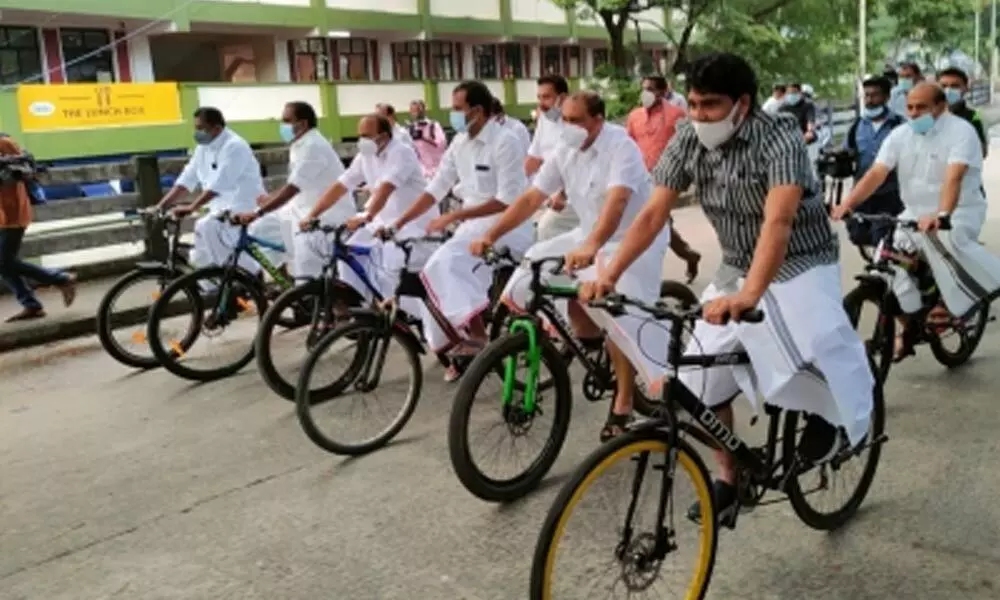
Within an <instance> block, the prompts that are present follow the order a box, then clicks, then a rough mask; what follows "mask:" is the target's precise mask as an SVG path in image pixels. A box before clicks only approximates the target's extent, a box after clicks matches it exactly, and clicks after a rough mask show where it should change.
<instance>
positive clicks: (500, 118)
mask: <svg viewBox="0 0 1000 600" xmlns="http://www.w3.org/2000/svg"><path fill="white" fill-rule="evenodd" d="M493 119H494V120H495V121H496V122H497V123H499V124H500V125H502V126H503V128H504V129H506V130H507V131H510V132H511V133H513V134H514V137H515V138H517V141H518V142H520V143H521V146H522V147H523V148H524V153H525V154H527V153H528V148H529V147H531V132H530V131H528V126H527V125H525V124H524V123H522V122H521V119H514V118H511V117H509V116H507V113H505V112H504V110H503V103H502V102H500V99H499V98H496V97H494V98H493Z"/></svg>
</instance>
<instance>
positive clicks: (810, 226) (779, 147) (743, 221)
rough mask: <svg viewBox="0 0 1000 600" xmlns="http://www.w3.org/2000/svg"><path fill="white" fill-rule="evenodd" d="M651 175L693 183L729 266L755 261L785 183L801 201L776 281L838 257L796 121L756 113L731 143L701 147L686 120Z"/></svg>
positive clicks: (678, 184) (683, 185)
mask: <svg viewBox="0 0 1000 600" xmlns="http://www.w3.org/2000/svg"><path fill="white" fill-rule="evenodd" d="M653 179H654V180H655V181H656V183H657V185H662V186H666V187H668V188H671V189H673V190H677V191H678V192H680V191H683V190H686V189H688V188H689V187H690V186H691V185H692V184H694V186H695V187H696V189H697V195H698V198H699V201H700V204H701V207H702V209H703V210H704V211H705V215H706V216H707V217H708V220H709V221H710V222H711V223H712V226H713V227H714V228H715V232H716V235H717V236H718V238H719V244H720V245H721V246H722V262H723V264H724V265H727V266H729V267H732V268H735V269H736V270H738V271H740V272H741V273H742V274H746V272H747V271H748V270H749V269H750V263H751V262H752V260H753V255H754V249H755V248H756V245H757V238H758V237H759V236H760V229H761V225H762V224H763V222H764V201H765V200H766V198H767V195H768V192H769V191H770V190H771V188H774V187H777V186H782V185H797V186H800V187H801V188H802V189H803V190H804V194H803V198H802V203H801V205H800V206H799V209H798V212H797V213H796V214H795V221H794V222H793V223H792V233H791V239H790V240H789V242H788V251H787V253H786V254H785V260H784V262H782V264H781V267H780V268H779V270H778V275H777V278H776V279H777V281H787V280H788V279H791V278H793V277H795V276H796V275H799V274H801V273H804V272H805V271H808V270H809V269H811V268H813V267H816V266H819V265H827V264H833V263H836V262H837V260H838V254H839V249H840V247H839V244H838V241H837V237H836V235H835V234H834V232H833V228H832V227H831V225H830V219H829V217H828V216H827V214H826V210H825V208H824V206H823V201H822V198H821V197H820V194H819V185H818V183H817V181H816V178H815V176H814V175H813V170H812V167H811V165H810V164H809V155H808V152H807V150H806V145H805V142H804V141H803V139H802V132H801V131H799V128H798V124H797V123H796V122H795V119H793V118H790V117H788V116H785V115H770V114H768V113H765V112H762V111H759V110H758V111H755V112H754V113H753V114H752V115H751V116H750V118H749V119H747V120H746V121H745V122H744V123H743V124H742V125H740V126H739V128H738V129H737V130H736V132H735V133H734V134H733V137H732V139H731V140H729V141H728V142H726V143H725V144H723V145H722V146H720V147H719V148H716V149H715V150H708V149H707V148H705V147H704V146H702V145H701V143H700V142H699V141H698V137H697V136H696V135H695V132H694V127H692V126H691V123H690V122H687V121H685V122H683V123H682V124H680V125H678V127H677V135H675V136H674V138H673V140H671V142H670V145H669V146H667V149H666V151H664V153H663V156H661V157H660V162H659V163H657V165H656V168H655V169H654V172H653Z"/></svg>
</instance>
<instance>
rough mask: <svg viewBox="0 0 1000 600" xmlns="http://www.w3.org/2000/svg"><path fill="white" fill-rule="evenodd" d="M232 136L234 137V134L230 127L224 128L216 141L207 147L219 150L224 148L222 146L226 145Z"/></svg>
mask: <svg viewBox="0 0 1000 600" xmlns="http://www.w3.org/2000/svg"><path fill="white" fill-rule="evenodd" d="M230 135H232V133H231V132H230V131H229V128H228V127H226V128H224V129H223V130H222V133H220V134H219V135H217V136H215V139H214V140H212V141H211V142H209V143H208V146H207V147H208V149H209V150H218V149H219V148H222V145H223V144H225V143H226V140H228V139H229V136H230Z"/></svg>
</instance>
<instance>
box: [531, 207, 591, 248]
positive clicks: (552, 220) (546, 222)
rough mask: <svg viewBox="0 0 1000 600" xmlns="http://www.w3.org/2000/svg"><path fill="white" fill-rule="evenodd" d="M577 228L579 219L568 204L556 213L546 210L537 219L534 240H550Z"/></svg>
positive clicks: (555, 211) (549, 209)
mask: <svg viewBox="0 0 1000 600" xmlns="http://www.w3.org/2000/svg"><path fill="white" fill-rule="evenodd" d="M579 226H580V218H579V217H578V216H577V215H576V212H575V211H574V210H573V207H572V206H570V205H569V203H567V204H566V206H565V207H563V209H562V210H558V211H557V210H552V209H551V208H546V209H545V210H544V211H543V212H542V214H541V216H540V217H538V229H537V231H536V232H535V239H537V240H538V241H539V242H543V241H545V240H551V239H552V238H554V237H556V236H559V235H562V234H564V233H569V232H570V231H573V230H574V229H575V228H577V227H579Z"/></svg>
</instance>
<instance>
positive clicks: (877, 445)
mask: <svg viewBox="0 0 1000 600" xmlns="http://www.w3.org/2000/svg"><path fill="white" fill-rule="evenodd" d="M868 360H869V363H872V360H871V357H869V359H868ZM871 368H872V372H873V373H874V372H875V365H874V364H873V363H872V364H871ZM801 414H802V413H798V412H794V411H789V412H786V413H785V431H784V433H783V435H782V455H783V456H785V457H789V458H787V459H786V468H795V469H798V464H797V461H798V459H796V465H795V466H790V465H791V463H792V458H791V457H797V451H796V449H797V448H798V443H799V438H800V437H801V432H800V431H799V429H800V428H799V426H798V422H799V416H800V415H801ZM884 432H885V398H884V397H883V395H882V381H881V380H880V379H879V378H878V377H877V376H876V377H875V385H874V388H873V390H872V413H871V424H870V425H869V428H868V434H867V435H866V436H865V438H864V439H863V440H862V441H861V442H859V443H858V444H856V445H855V446H854V447H852V448H847V449H845V450H844V451H842V452H840V453H839V454H838V455H837V456H835V457H834V458H833V459H832V460H831V461H829V462H827V463H824V464H821V465H818V466H815V467H812V468H809V469H807V470H806V471H802V472H799V473H795V474H793V476H792V477H790V478H789V479H788V483H787V484H786V486H785V492H786V493H787V494H788V501H789V503H790V504H791V505H792V509H793V510H794V511H795V514H796V515H798V517H799V518H800V519H801V520H802V522H803V523H805V524H806V525H808V526H809V527H812V528H813V529H821V530H824V531H832V530H834V529H837V528H839V527H841V526H843V525H844V524H845V523H847V522H848V521H849V520H850V519H851V517H853V516H854V514H855V513H856V512H857V511H858V508H859V507H860V506H861V503H862V502H863V501H864V499H865V496H867V495H868V490H869V489H870V488H871V485H872V481H873V480H874V479H875V471H876V470H877V469H878V461H879V458H880V457H881V455H882V443H883V442H884V438H883V435H884ZM853 467H859V468H860V471H861V475H860V477H859V479H858V482H857V484H856V485H855V486H854V489H853V491H852V492H851V494H850V495H849V496H848V497H847V499H846V500H843V501H840V502H839V503H836V504H833V505H832V508H830V509H824V508H819V507H817V506H815V505H814V504H813V503H814V502H816V501H817V495H818V493H820V492H822V491H825V490H828V489H832V490H836V489H837V488H838V487H840V488H841V489H844V486H838V485H836V484H830V479H832V478H833V477H834V476H837V475H843V474H844V473H845V472H846V470H847V469H848V468H853ZM806 476H809V477H813V476H818V480H819V481H818V482H817V483H816V484H815V485H810V484H806V485H803V482H802V478H804V477H806Z"/></svg>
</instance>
